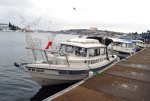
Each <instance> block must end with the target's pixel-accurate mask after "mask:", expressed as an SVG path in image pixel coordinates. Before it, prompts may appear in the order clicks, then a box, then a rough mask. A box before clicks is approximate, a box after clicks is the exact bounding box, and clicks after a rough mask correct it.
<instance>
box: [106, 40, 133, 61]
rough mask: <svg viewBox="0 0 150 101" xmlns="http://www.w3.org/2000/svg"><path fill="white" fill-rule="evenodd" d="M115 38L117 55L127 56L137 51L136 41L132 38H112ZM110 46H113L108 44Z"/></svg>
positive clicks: (114, 47) (114, 48)
mask: <svg viewBox="0 0 150 101" xmlns="http://www.w3.org/2000/svg"><path fill="white" fill-rule="evenodd" d="M110 39H112V40H113V43H112V46H113V50H114V52H115V53H116V55H117V56H118V57H120V58H125V57H127V56H130V55H132V54H134V53H135V52H136V45H135V42H134V41H132V40H130V39H119V38H110ZM108 47H109V48H110V47H111V46H108Z"/></svg>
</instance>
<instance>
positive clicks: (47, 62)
mask: <svg viewBox="0 0 150 101" xmlns="http://www.w3.org/2000/svg"><path fill="white" fill-rule="evenodd" d="M44 53H45V57H46V60H47V63H48V64H49V65H50V63H49V61H48V57H47V54H46V51H45V50H44Z"/></svg>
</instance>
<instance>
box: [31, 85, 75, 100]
mask: <svg viewBox="0 0 150 101" xmlns="http://www.w3.org/2000/svg"><path fill="white" fill-rule="evenodd" d="M73 84H74V83H68V84H61V85H53V86H46V87H42V88H41V89H40V90H39V92H37V94H36V95H34V96H33V97H32V98H31V99H30V100H31V101H41V100H44V99H46V98H47V97H50V96H52V95H53V94H55V93H57V92H59V91H61V90H63V89H65V88H67V87H69V86H71V85H73Z"/></svg>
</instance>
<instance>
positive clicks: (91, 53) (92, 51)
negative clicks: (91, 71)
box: [89, 49, 100, 57]
mask: <svg viewBox="0 0 150 101" xmlns="http://www.w3.org/2000/svg"><path fill="white" fill-rule="evenodd" d="M99 55H100V50H99V49H89V57H94V56H99Z"/></svg>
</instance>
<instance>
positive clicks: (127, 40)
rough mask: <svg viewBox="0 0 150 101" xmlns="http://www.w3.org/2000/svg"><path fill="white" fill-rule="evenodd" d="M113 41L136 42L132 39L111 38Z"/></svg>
mask: <svg viewBox="0 0 150 101" xmlns="http://www.w3.org/2000/svg"><path fill="white" fill-rule="evenodd" d="M111 39H112V40H113V42H121V43H131V44H134V43H135V42H134V41H133V40H130V39H118V38H111Z"/></svg>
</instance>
